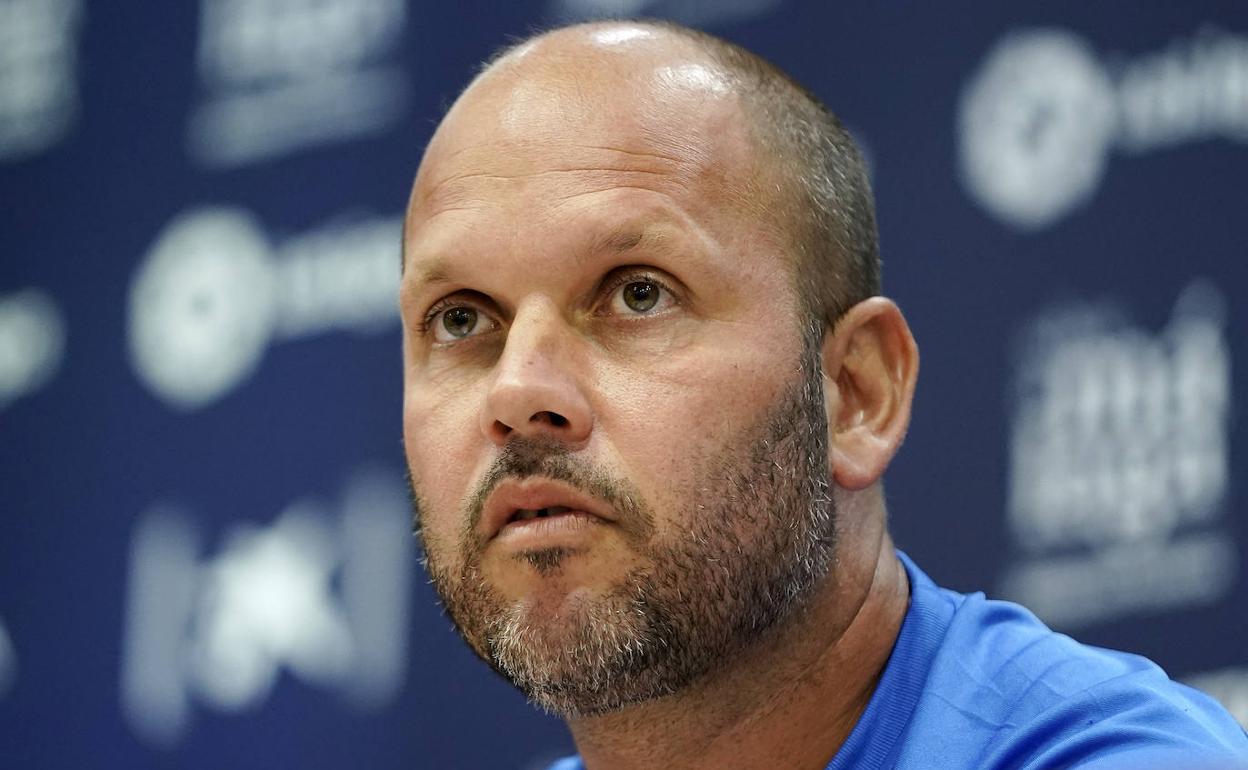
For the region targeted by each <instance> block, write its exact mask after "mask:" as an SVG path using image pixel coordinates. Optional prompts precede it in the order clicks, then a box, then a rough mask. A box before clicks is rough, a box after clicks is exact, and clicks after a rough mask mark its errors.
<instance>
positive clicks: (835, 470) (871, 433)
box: [821, 297, 919, 490]
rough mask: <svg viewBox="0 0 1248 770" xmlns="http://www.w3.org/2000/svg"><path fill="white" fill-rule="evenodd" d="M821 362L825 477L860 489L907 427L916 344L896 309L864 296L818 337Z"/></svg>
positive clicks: (883, 464)
mask: <svg viewBox="0 0 1248 770" xmlns="http://www.w3.org/2000/svg"><path fill="white" fill-rule="evenodd" d="M821 359H822V365H823V394H824V402H825V408H826V409H827V416H828V434H829V435H828V440H829V449H830V451H829V455H830V458H829V459H830V461H831V464H832V478H833V480H834V481H835V482H836V484H837V485H838V486H840V487H843V488H845V489H849V490H858V489H865V488H866V487H869V486H871V485H872V484H874V483H875V482H876V481H877V480H879V478H880V477H881V476H882V475H883V474H884V469H885V468H887V467H888V464H889V462H890V461H891V460H892V459H893V455H894V454H895V453H896V452H897V448H898V447H899V446H901V441H902V439H903V438H905V435H906V428H907V427H908V426H909V425H910V405H911V402H912V401H913V398H914V386H915V381H916V380H917V379H918V375H919V348H918V345H916V344H915V342H914V336H913V335H912V334H910V327H909V325H908V324H906V319H905V317H904V316H902V314H901V310H900V309H899V308H898V307H897V305H896V304H894V303H893V301H892V300H889V299H886V298H884V297H871V298H870V299H866V300H863V301H862V302H859V303H858V304H857V305H854V306H853V307H852V308H850V309H849V311H848V312H846V313H845V315H843V316H842V317H841V319H840V320H839V321H837V323H836V326H835V327H834V328H833V329H832V331H831V332H830V333H829V334H827V335H826V336H825V337H824V340H823V348H822V351H821Z"/></svg>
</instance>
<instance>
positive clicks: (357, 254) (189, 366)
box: [129, 207, 402, 409]
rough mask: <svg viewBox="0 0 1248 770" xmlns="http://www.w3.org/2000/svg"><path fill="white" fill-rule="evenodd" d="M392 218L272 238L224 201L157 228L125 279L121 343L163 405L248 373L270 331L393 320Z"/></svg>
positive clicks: (226, 386) (222, 389) (395, 233)
mask: <svg viewBox="0 0 1248 770" xmlns="http://www.w3.org/2000/svg"><path fill="white" fill-rule="evenodd" d="M401 229H402V223H401V220H400V219H399V218H398V217H381V218H367V219H359V218H357V219H354V220H351V219H342V220H336V221H331V222H329V223H328V224H325V225H322V226H320V227H318V228H316V229H313V230H311V231H308V232H306V233H302V234H298V235H294V236H290V237H287V238H286V239H284V240H282V241H281V242H279V243H277V244H272V243H271V241H270V239H269V238H268V237H267V236H266V235H265V233H264V231H263V229H262V228H261V226H260V224H259V223H258V222H257V221H256V220H255V218H254V217H252V216H251V215H250V214H248V213H247V212H245V211H243V210H241V209H235V208H212V207H205V208H199V209H195V210H193V211H190V212H187V213H185V214H182V215H181V216H178V217H177V218H175V219H174V220H173V221H172V222H170V223H169V225H167V226H166V227H165V229H164V230H163V231H162V232H161V234H160V236H159V237H158V238H157V239H156V243H155V244H154V245H153V246H152V249H151V251H150V252H149V253H148V255H147V257H146V259H145V260H144V262H143V263H142V265H140V267H139V270H138V272H137V273H136V274H135V276H134V280H133V282H132V284H131V290H130V323H129V339H130V354H131V359H132V361H133V363H134V367H135V371H136V372H137V373H138V375H139V377H140V379H141V380H142V381H143V382H144V383H145V384H146V385H147V386H148V387H149V388H150V389H151V390H152V392H153V393H155V394H156V395H157V396H159V397H160V398H162V399H164V400H165V402H167V403H168V404H170V405H172V406H175V407H178V408H181V409H194V408H198V407H202V406H205V405H207V404H209V403H211V402H213V401H215V400H216V399H218V398H220V397H221V396H223V395H225V394H226V393H228V392H229V391H230V390H232V389H233V388H234V387H236V386H237V385H238V384H240V383H241V382H243V381H244V380H246V379H247V377H248V376H249V375H251V374H252V373H253V372H254V371H255V370H256V368H257V367H258V366H259V364H260V361H261V359H262V358H263V356H264V351H265V349H266V347H267V346H268V345H269V344H270V343H271V342H273V341H275V340H276V341H284V340H292V339H297V338H301V337H307V336H310V335H314V334H319V333H322V332H327V331H332V330H335V329H350V330H355V331H361V332H373V331H379V330H381V329H384V328H386V327H387V326H388V325H389V324H391V323H393V322H394V321H395V320H396V319H397V311H396V309H395V292H396V290H397V286H398V278H399V238H400V232H401Z"/></svg>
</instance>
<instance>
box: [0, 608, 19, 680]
mask: <svg viewBox="0 0 1248 770" xmlns="http://www.w3.org/2000/svg"><path fill="white" fill-rule="evenodd" d="M16 679H17V652H16V651H15V650H14V649H13V641H12V640H11V639H9V632H8V631H6V630H5V629H4V621H3V620H0V698H3V697H4V696H5V695H8V693H9V690H11V689H13V682H14V681H15V680H16Z"/></svg>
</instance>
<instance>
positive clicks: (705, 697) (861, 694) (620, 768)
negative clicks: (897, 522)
mask: <svg viewBox="0 0 1248 770" xmlns="http://www.w3.org/2000/svg"><path fill="white" fill-rule="evenodd" d="M847 518H849V517H847ZM853 518H857V517H853ZM864 520H865V521H866V522H868V523H860V524H858V525H856V526H851V528H849V529H843V530H841V531H839V532H838V537H839V538H840V539H839V540H838V554H837V560H836V562H835V567H834V568H833V569H834V572H833V575H831V579H828V580H825V581H824V584H823V585H822V586H821V587H820V588H819V589H817V590H816V591H815V592H814V594H813V595H812V596H811V598H810V600H809V601H808V602H807V603H806V604H805V605H804V606H803V607H802V608H801V610H800V611H799V612H798V613H797V614H796V615H795V616H794V617H792V618H790V619H789V620H788V621H787V622H786V623H784V624H783V627H781V628H777V629H774V630H773V631H772V632H770V633H769V634H768V635H767V636H766V638H764V639H761V640H759V641H757V642H756V643H755V644H753V645H752V646H751V648H750V649H749V650H748V651H746V652H745V653H743V654H740V655H738V656H736V658H735V659H734V660H733V661H731V662H730V663H729V664H728V665H726V666H725V667H724V668H722V669H720V670H717V671H715V672H714V673H712V674H708V675H707V676H705V677H703V679H702V680H700V681H699V682H697V683H695V684H694V685H691V686H690V687H688V688H686V689H685V690H683V691H681V692H680V693H678V694H676V695H672V696H668V697H665V698H659V699H656V700H653V701H649V702H646V703H642V704H638V705H636V706H632V707H629V708H627V709H623V710H621V711H618V712H613V713H610V714H604V715H600V716H593V717H585V718H580V719H575V720H572V721H570V722H569V725H568V726H569V728H570V729H571V730H572V735H573V737H574V738H575V740H576V745H577V749H578V751H579V752H580V754H581V757H582V759H583V761H584V763H585V766H586V767H587V768H589V770H629V769H631V768H653V767H682V768H690V770H697V769H698V768H723V767H745V768H749V767H791V768H795V769H796V770H805V769H806V768H809V769H810V770H817V769H820V768H823V767H825V766H826V765H827V763H828V762H829V761H830V760H831V758H832V757H833V756H834V755H835V754H836V752H837V750H838V749H839V748H840V747H841V744H842V743H844V742H845V739H846V738H847V737H848V736H849V733H850V731H851V730H852V729H853V727H854V725H855V724H856V723H857V721H858V718H859V717H860V716H861V715H862V712H863V710H864V709H865V708H866V706H867V703H868V702H869V701H870V699H871V695H872V694H873V693H874V692H875V686H876V683H877V682H878V681H879V677H880V674H881V673H882V671H883V669H884V665H885V664H886V663H887V661H888V656H889V654H890V653H891V652H892V648H893V643H894V642H895V641H896V639H897V634H898V632H899V631H900V628H901V621H902V618H903V617H904V616H905V613H906V607H907V605H908V602H909V585H908V582H907V580H906V575H905V570H904V568H903V567H902V566H901V563H900V562H899V561H898V559H897V556H896V554H895V553H894V551H893V544H892V541H891V539H890V538H889V537H888V534H887V532H886V531H885V530H884V524H883V521H884V517H883V516H882V515H879V516H868V517H863V518H858V521H859V522H863V521H864Z"/></svg>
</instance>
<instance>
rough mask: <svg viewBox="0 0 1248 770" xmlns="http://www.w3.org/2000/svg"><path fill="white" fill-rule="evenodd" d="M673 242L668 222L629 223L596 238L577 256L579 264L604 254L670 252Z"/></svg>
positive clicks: (617, 226) (613, 228) (634, 221)
mask: <svg viewBox="0 0 1248 770" xmlns="http://www.w3.org/2000/svg"><path fill="white" fill-rule="evenodd" d="M672 241H673V237H672V227H671V225H670V223H669V222H668V221H667V220H650V221H646V222H638V221H636V220H633V221H628V222H624V223H621V224H619V225H616V226H615V227H612V228H611V229H609V230H607V231H606V232H605V233H602V234H600V235H597V236H595V237H594V238H593V239H592V240H591V241H590V243H589V248H587V249H585V250H584V251H583V252H582V253H581V254H579V255H578V256H577V262H578V263H582V262H586V261H589V260H591V259H594V258H595V257H598V256H600V255H602V254H612V255H620V254H627V253H628V252H630V251H634V250H637V249H642V250H646V251H670V250H671V248H672Z"/></svg>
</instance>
